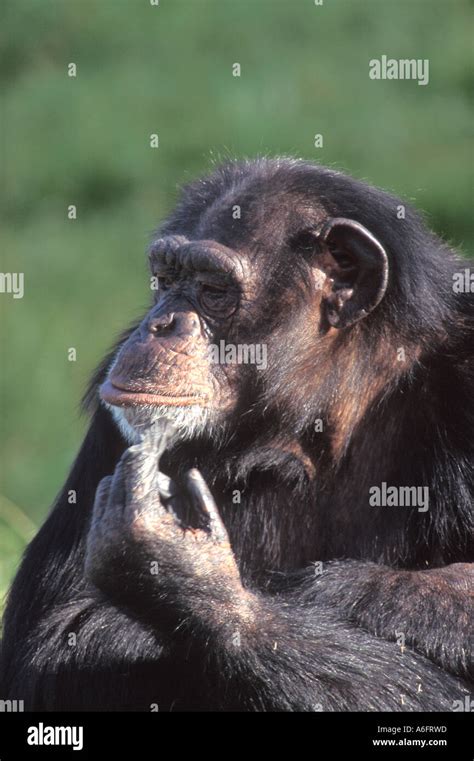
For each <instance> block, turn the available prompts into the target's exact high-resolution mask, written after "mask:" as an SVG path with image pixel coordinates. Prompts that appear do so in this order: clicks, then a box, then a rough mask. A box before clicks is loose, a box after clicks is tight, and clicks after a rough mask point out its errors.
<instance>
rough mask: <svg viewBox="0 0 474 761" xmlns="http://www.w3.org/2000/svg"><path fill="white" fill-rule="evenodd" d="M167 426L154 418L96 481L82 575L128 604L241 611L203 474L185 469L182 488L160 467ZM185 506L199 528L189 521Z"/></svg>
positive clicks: (204, 612)
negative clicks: (145, 431) (109, 471)
mask: <svg viewBox="0 0 474 761" xmlns="http://www.w3.org/2000/svg"><path fill="white" fill-rule="evenodd" d="M167 426H168V424H167V423H166V422H165V421H159V422H158V424H156V425H155V427H154V429H153V431H151V432H149V433H148V434H146V435H145V436H144V437H143V439H142V441H141V442H140V443H139V444H137V445H134V446H131V447H129V449H127V450H126V452H125V453H124V455H123V456H122V459H121V460H120V462H119V463H118V465H117V467H116V469H115V472H114V474H113V476H108V477H106V478H104V479H103V480H102V481H101V482H100V484H99V487H98V489H97V492H96V497H95V502H94V508H93V515H92V521H91V526H90V530H89V535H88V540H87V550H86V559H85V573H86V576H87V578H88V579H89V580H90V581H92V583H93V584H94V585H95V586H96V587H98V588H99V589H101V590H102V591H103V592H104V593H105V594H107V595H108V596H110V597H112V598H114V599H118V600H120V601H121V602H123V603H125V604H127V605H129V606H130V607H132V608H133V607H137V606H138V607H140V608H141V609H147V610H148V611H152V610H153V609H154V608H156V607H159V608H160V609H161V608H162V606H163V604H165V605H166V608H169V607H171V608H173V609H174V612H175V613H178V614H181V615H188V614H194V615H198V616H201V617H202V616H204V617H208V616H209V615H210V614H212V612H213V611H215V610H216V606H217V605H218V606H220V608H221V610H222V606H225V607H226V608H227V609H229V607H230V609H233V608H234V607H235V606H236V605H237V606H239V610H241V609H242V603H244V602H245V601H246V600H247V598H248V594H247V592H246V591H245V590H244V589H243V587H242V585H241V581H240V574H239V570H238V568H237V565H236V562H235V559H234V555H233V552H232V548H231V546H230V543H229V538H228V536H227V532H226V530H225V527H224V525H223V523H222V520H221V518H220V515H219V511H218V509H217V507H216V504H215V502H214V500H213V498H212V496H211V494H210V492H209V489H208V488H207V485H206V483H205V481H204V479H203V478H202V476H201V474H200V473H199V471H197V470H195V469H194V470H190V471H188V473H187V474H186V477H185V482H184V486H183V489H182V490H181V492H180V491H179V490H178V488H177V486H176V484H175V483H174V482H173V481H171V479H169V478H168V477H167V476H166V475H164V474H163V473H161V472H160V471H159V462H158V461H159V457H160V456H161V453H162V452H163V450H164V449H165V447H166V442H167V439H168V437H169V427H167ZM189 508H191V510H193V511H194V519H195V520H194V523H195V524H197V526H198V527H190V526H189V525H186V524H187V522H188V521H187V517H188V518H189ZM186 516H187V517H186ZM196 519H197V520H196ZM239 601H240V602H239ZM244 607H245V605H244Z"/></svg>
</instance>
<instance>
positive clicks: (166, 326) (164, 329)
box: [147, 312, 200, 337]
mask: <svg viewBox="0 0 474 761" xmlns="http://www.w3.org/2000/svg"><path fill="white" fill-rule="evenodd" d="M147 328H148V331H149V332H150V333H153V334H154V335H155V336H164V335H166V336H182V337H184V336H188V337H194V336H197V335H199V331H200V326H199V318H198V316H197V314H195V313H194V312H166V314H161V315H158V316H156V317H150V319H149V320H148V325H147Z"/></svg>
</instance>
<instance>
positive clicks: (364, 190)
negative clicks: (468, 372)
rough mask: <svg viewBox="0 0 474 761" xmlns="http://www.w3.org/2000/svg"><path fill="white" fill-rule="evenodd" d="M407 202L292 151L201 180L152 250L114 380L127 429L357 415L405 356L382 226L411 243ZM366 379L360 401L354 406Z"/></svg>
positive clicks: (406, 250)
mask: <svg viewBox="0 0 474 761" xmlns="http://www.w3.org/2000/svg"><path fill="white" fill-rule="evenodd" d="M399 203H400V202H399V201H397V199H395V198H392V197H391V196H390V195H388V194H385V193H383V192H382V191H380V190H375V189H373V188H370V187H369V186H367V185H365V184H363V183H361V182H357V181H356V180H353V179H351V178H348V177H346V176H344V175H342V174H341V173H338V172H334V171H331V170H329V169H325V168H322V167H316V166H313V165H311V164H308V163H305V162H299V161H294V160H288V159H282V160H279V159H275V160H259V161H256V162H244V163H233V164H230V165H227V166H225V167H222V168H220V169H219V170H217V171H216V172H215V173H214V174H213V175H211V176H210V177H208V178H206V179H204V180H201V181H198V182H197V183H194V184H193V185H191V186H189V187H188V188H186V189H185V190H184V192H183V196H182V199H181V200H180V202H179V203H178V206H177V208H176V210H175V212H174V214H173V215H172V216H171V217H170V219H169V220H168V221H167V222H166V223H165V224H164V225H162V227H161V229H160V231H159V233H158V234H157V235H156V237H155V238H154V240H153V242H152V244H151V246H150V252H149V256H150V265H151V273H152V278H151V282H152V287H153V291H154V296H155V298H154V303H153V306H152V308H151V309H150V311H149V312H148V314H147V315H146V316H145V318H144V319H143V321H142V323H141V324H140V325H139V326H138V327H137V328H136V330H134V332H133V333H132V334H131V335H130V336H129V337H128V339H127V340H126V341H125V343H124V344H123V345H122V346H121V348H120V349H119V351H118V354H117V355H116V357H115V360H114V362H113V364H112V366H111V367H110V370H109V373H108V377H107V379H106V381H105V383H104V384H103V385H102V388H101V396H102V399H103V400H104V401H105V402H106V403H107V404H108V405H112V408H113V411H114V416H115V418H116V420H118V422H119V423H120V424H121V426H122V429H123V430H125V431H126V433H127V434H128V436H129V437H132V438H133V435H134V433H136V432H139V431H140V430H141V429H142V428H143V427H146V426H148V425H149V424H150V423H152V422H153V421H154V420H155V419H157V418H158V417H161V416H163V415H164V416H166V417H168V418H170V419H172V420H173V421H174V422H175V424H176V425H177V427H178V429H179V431H180V434H181V436H182V437H192V436H194V435H195V434H197V433H199V434H203V433H205V432H207V433H208V434H211V433H213V434H215V432H216V430H218V429H221V430H223V429H226V428H228V427H229V426H231V427H232V426H235V425H236V424H237V420H238V419H240V418H242V417H245V416H246V415H248V414H249V413H253V415H254V418H255V420H256V421H257V420H258V421H259V425H261V421H262V420H264V419H266V420H267V421H269V420H270V419H271V420H272V421H275V419H276V420H277V421H278V422H277V423H275V422H272V425H276V426H277V427H278V426H279V425H280V426H290V427H291V426H293V427H294V426H297V427H299V428H301V427H302V426H303V427H304V426H305V425H309V424H311V421H312V419H313V418H314V417H315V416H317V415H327V416H328V417H329V418H331V415H332V418H333V420H332V424H333V425H335V426H337V425H346V427H347V426H349V427H350V426H351V425H353V424H354V422H355V421H356V419H357V416H358V415H359V414H360V411H361V410H362V411H363V409H365V407H366V406H367V404H368V403H369V402H370V398H371V397H373V396H374V395H375V394H376V393H377V392H378V391H379V390H380V388H381V387H382V386H383V384H384V383H385V382H387V381H388V378H389V377H390V375H391V374H393V368H394V366H395V353H394V352H395V349H396V340H395V336H396V335H400V319H399V318H400V317H401V316H402V315H403V314H404V310H405V309H406V307H405V304H404V303H402V299H401V298H400V296H399V295H398V294H397V290H398V289H399V287H400V278H397V277H396V271H397V267H398V268H400V262H398V264H397V263H395V265H394V268H393V272H392V263H391V264H390V266H389V256H388V251H386V248H387V246H386V244H385V243H383V242H382V237H384V236H380V235H379V234H377V231H380V232H382V233H385V237H386V238H387V239H388V242H389V243H390V240H392V242H393V241H397V243H396V245H397V247H398V248H399V249H403V252H402V254H400V256H401V255H403V256H409V255H410V247H411V246H412V244H411V243H410V240H409V236H408V235H407V234H406V233H405V232H404V228H403V225H399V228H400V229H396V228H397V223H398V220H397V208H398V206H397V204H399ZM408 214H409V215H410V218H411V223H410V224H411V227H410V229H411V230H412V231H413V229H414V228H413V225H415V232H416V231H419V230H421V231H422V230H423V228H422V226H421V225H420V223H419V222H418V221H417V219H416V217H415V215H413V213H412V212H410V211H408ZM395 230H396V234H394V231H395ZM415 237H416V236H415ZM392 248H393V246H392ZM392 258H393V253H392ZM411 271H412V272H413V273H414V275H415V277H418V275H417V272H418V270H417V267H416V266H415V267H412V268H411ZM420 271H421V270H420ZM394 273H395V274H394ZM390 291H392V296H390ZM385 300H387V301H388V306H387V308H386V309H384V308H383V306H384V301H385ZM390 305H391V306H390ZM414 312H416V308H415V310H414ZM377 313H379V316H377ZM414 316H415V315H414V314H413V315H412V317H414ZM415 321H416V319H415ZM402 322H404V323H406V324H407V325H408V321H407V320H404V319H402ZM407 335H408V334H407ZM407 335H406V336H405V337H406V338H407ZM391 336H392V337H393V341H392V342H391V338H390V337H391ZM410 340H411V339H410ZM415 354H416V352H415ZM367 365H370V367H368V366H367ZM369 375H370V393H369V390H368V389H369V386H368V385H367V384H368V381H369ZM362 378H366V379H367V383H365V384H364V383H362V381H361V379H362ZM375 378H378V380H377V381H375ZM356 379H357V381H356ZM355 382H357V383H358V384H359V386H360V394H359V396H360V410H359V411H358V410H356V409H355V405H354V403H353V402H352V403H351V405H350V409H349V408H348V406H347V403H346V399H347V397H348V396H350V398H351V399H354V385H353V384H354V383H355ZM264 413H266V415H267V416H266V418H265V414H264ZM264 424H265V423H264Z"/></svg>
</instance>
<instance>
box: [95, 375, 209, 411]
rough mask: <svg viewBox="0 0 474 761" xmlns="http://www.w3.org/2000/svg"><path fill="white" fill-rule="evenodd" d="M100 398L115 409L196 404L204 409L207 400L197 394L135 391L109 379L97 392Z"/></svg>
mask: <svg viewBox="0 0 474 761" xmlns="http://www.w3.org/2000/svg"><path fill="white" fill-rule="evenodd" d="M99 393H100V396H101V398H102V399H103V401H104V402H107V403H108V404H112V405H115V406H116V407H137V406H140V405H146V406H154V405H169V406H172V407H185V406H189V405H192V404H198V405H199V406H201V407H205V406H207V404H208V401H209V400H208V399H207V397H205V396H199V395H197V394H193V395H191V394H176V395H174V394H169V393H154V392H149V391H137V390H136V389H130V388H126V387H122V386H120V385H118V384H117V382H116V381H114V382H112V381H111V380H110V379H109V378H108V379H107V380H106V381H105V382H104V383H103V384H102V386H101V387H100V390H99Z"/></svg>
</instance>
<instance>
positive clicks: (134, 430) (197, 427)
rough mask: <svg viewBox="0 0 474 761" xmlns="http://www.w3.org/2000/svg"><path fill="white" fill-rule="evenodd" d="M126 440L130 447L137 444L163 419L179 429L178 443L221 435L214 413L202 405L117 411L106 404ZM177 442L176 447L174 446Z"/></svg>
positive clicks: (153, 405) (149, 406)
mask: <svg viewBox="0 0 474 761" xmlns="http://www.w3.org/2000/svg"><path fill="white" fill-rule="evenodd" d="M103 404H104V405H105V407H106V408H107V409H108V410H109V411H110V413H111V414H112V417H113V419H114V421H115V423H116V425H117V427H118V429H119V431H120V433H121V434H122V436H123V437H124V439H125V440H126V441H127V442H129V443H130V444H136V443H137V442H138V441H139V439H140V434H141V433H142V431H144V430H145V429H146V428H149V426H150V425H151V424H152V423H154V422H155V421H156V420H158V419H159V418H163V417H164V418H167V420H169V421H170V422H171V423H173V425H174V427H175V428H176V437H175V440H174V442H176V441H183V440H186V439H192V438H194V437H195V436H198V435H199V434H202V433H204V432H206V433H207V434H212V433H214V434H217V430H216V428H218V427H220V426H218V425H217V421H215V420H213V419H212V418H213V417H214V415H213V414H212V411H211V410H209V409H208V408H206V407H201V406H200V405H199V404H191V405H189V406H168V405H166V404H144V405H140V406H139V407H116V406H115V405H113V404H108V403H107V402H103ZM174 442H173V443H174Z"/></svg>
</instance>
